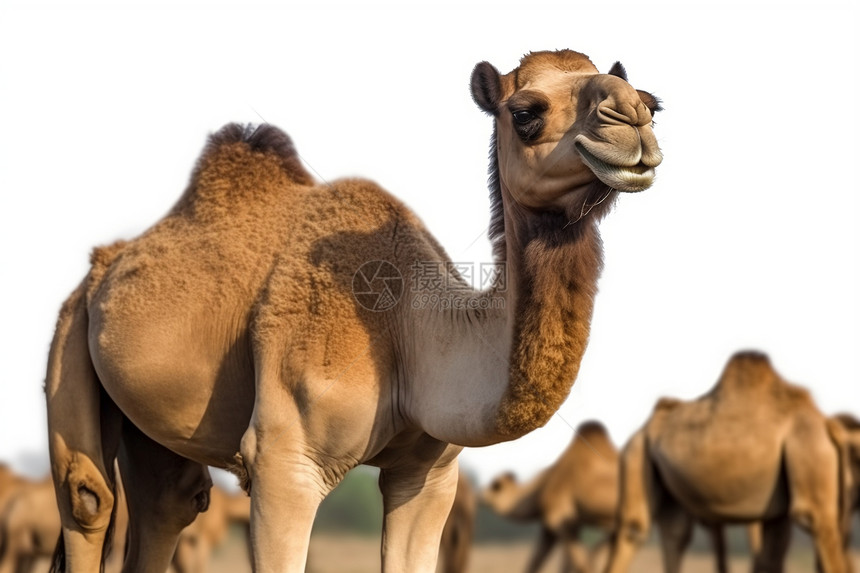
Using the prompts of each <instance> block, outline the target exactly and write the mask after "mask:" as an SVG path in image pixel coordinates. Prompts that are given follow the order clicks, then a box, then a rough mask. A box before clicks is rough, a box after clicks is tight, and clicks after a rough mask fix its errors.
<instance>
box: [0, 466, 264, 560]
mask: <svg viewBox="0 0 860 573" xmlns="http://www.w3.org/2000/svg"><path fill="white" fill-rule="evenodd" d="M117 489H118V496H117V497H118V504H117V512H116V515H115V518H114V523H113V535H112V539H111V543H110V545H109V550H108V552H107V555H106V559H105V565H104V570H105V572H106V573H118V572H119V571H121V570H122V568H123V559H124V557H125V556H126V552H125V549H126V536H127V534H128V527H129V520H128V510H127V508H126V503H125V502H126V499H125V492H124V490H123V488H122V482H121V481H120V482H119V484H118V488H117ZM249 510H250V502H249V499H248V497H247V496H246V495H245V494H244V493H239V494H235V493H229V492H228V491H226V490H225V489H222V488H221V487H218V486H213V487H212V488H211V489H210V491H209V502H208V507H207V508H206V511H204V512H202V513H200V514H199V515H198V516H197V518H196V519H195V520H194V521H193V522H192V523H191V524H190V525H188V526H187V527H185V528H184V529H183V530H182V533H181V535H180V536H179V540H178V542H177V545H176V549H175V552H174V554H173V558H172V560H171V568H172V570H173V572H174V573H206V571H208V570H209V562H210V560H211V557H212V551H213V550H214V549H215V548H217V547H218V546H219V545H221V544H222V543H223V542H224V541H225V540H226V539H227V535H228V533H229V529H230V527H231V526H232V525H233V524H236V525H238V526H240V527H242V528H243V529H245V530H247V528H248V524H249V516H250V511H249ZM60 529H61V524H60V514H59V512H58V511H57V500H56V495H55V494H54V485H53V482H52V481H51V479H50V477H48V478H46V479H43V480H39V481H32V480H29V479H26V478H23V477H21V476H19V475H17V474H15V473H13V472H12V471H11V470H10V469H9V468H8V467H7V466H5V465H0V573H30V572H31V571H34V570H37V569H36V567H37V564H38V562H39V560H40V559H49V558H50V557H51V556H52V555H53V553H54V548H55V546H56V544H57V538H58V537H59V536H60Z"/></svg>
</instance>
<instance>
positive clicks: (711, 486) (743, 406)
mask: <svg viewBox="0 0 860 573" xmlns="http://www.w3.org/2000/svg"><path fill="white" fill-rule="evenodd" d="M845 451H846V448H845V447H844V432H841V429H840V427H839V426H838V425H837V424H833V423H832V422H830V421H828V419H827V418H826V417H824V416H823V415H822V414H821V413H820V412H819V411H818V409H817V407H816V406H815V404H814V403H813V401H812V398H811V397H810V396H809V393H808V392H807V391H806V390H804V389H802V388H800V387H798V386H794V385H792V384H789V383H787V382H785V381H784V380H783V379H782V378H781V377H780V376H779V375H778V374H777V373H776V371H775V370H774V369H773V367H772V366H771V364H770V361H769V359H768V358H767V356H765V355H763V354H761V353H757V352H741V353H738V354H736V355H734V356H733V357H732V358H731V359H730V360H729V362H728V364H727V365H726V367H725V369H724V370H723V373H722V375H721V377H720V380H719V381H718V382H717V384H716V386H715V387H714V388H713V389H712V390H711V391H710V392H709V393H707V394H706V395H704V396H702V397H701V398H699V399H698V400H694V401H691V402H681V401H679V400H668V399H664V400H661V401H660V402H659V403H658V404H657V406H656V408H655V410H654V413H653V414H652V416H651V418H650V419H649V420H648V421H647V422H646V424H645V426H644V427H643V429H642V430H641V431H640V432H638V433H637V434H635V435H634V436H633V437H632V438H631V439H630V441H629V442H628V443H627V445H626V446H625V448H624V451H623V453H622V457H621V496H620V500H619V501H620V510H619V530H618V532H617V535H616V536H615V542H614V544H613V548H612V555H611V558H610V563H609V567H608V571H609V573H622V572H623V571H626V570H627V567H628V565H629V563H630V560H631V559H632V557H633V552H634V551H635V548H636V546H637V545H638V544H640V543H641V542H642V541H643V540H644V539H645V538H646V536H647V533H648V530H649V528H650V525H651V523H652V522H654V521H656V523H657V525H658V528H659V531H660V539H661V546H662V550H663V558H664V569H665V571H666V572H667V573H677V571H679V569H680V561H681V556H682V553H683V551H684V549H685V548H686V546H687V544H688V543H689V541H690V534H691V530H692V524H693V519H698V520H701V521H702V522H704V523H706V524H710V525H711V526H718V525H719V524H720V523H743V522H753V521H762V522H763V528H762V548H761V551H760V552H759V553H758V554H757V556H756V558H755V563H754V570H755V571H761V572H764V571H780V570H781V567H782V562H783V559H784V555H785V552H786V551H787V549H788V534H789V532H790V527H791V522H792V520H793V521H795V522H796V523H798V524H800V525H801V526H802V527H804V528H806V529H807V530H809V532H810V534H811V535H812V537H813V539H814V542H815V548H816V551H817V554H818V556H819V559H820V564H821V568H822V570H823V571H824V572H825V573H842V572H844V571H846V570H847V569H846V568H847V567H848V565H847V564H846V559H845V556H844V555H843V548H842V538H843V534H844V533H846V531H845V526H846V524H847V520H845V519H844V518H845V512H846V507H845V506H844V502H845V500H846V498H847V496H846V495H845V493H846V492H845V491H844V488H845V486H846V484H847V481H846V476H847V473H848V472H847V467H846V461H847V456H845ZM840 504H842V505H840ZM722 551H724V549H722V548H718V553H720V552H722Z"/></svg>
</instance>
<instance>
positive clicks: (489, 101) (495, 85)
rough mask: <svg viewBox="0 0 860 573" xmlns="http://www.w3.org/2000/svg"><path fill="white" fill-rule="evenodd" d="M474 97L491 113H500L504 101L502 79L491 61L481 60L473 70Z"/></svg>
mask: <svg viewBox="0 0 860 573" xmlns="http://www.w3.org/2000/svg"><path fill="white" fill-rule="evenodd" d="M471 83H472V99H473V100H475V103H476V104H478V107H479V108H481V109H482V110H484V111H485V112H487V113H488V114H490V115H494V116H495V115H498V113H499V102H500V101H502V80H501V76H500V75H499V71H498V70H497V69H496V68H494V67H493V65H492V64H490V63H489V62H481V63H480V64H478V65H477V66H475V69H474V70H473V71H472V82H471Z"/></svg>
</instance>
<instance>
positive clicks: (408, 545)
mask: <svg viewBox="0 0 860 573" xmlns="http://www.w3.org/2000/svg"><path fill="white" fill-rule="evenodd" d="M441 445H442V446H443V448H442V454H441V455H440V456H439V458H437V460H436V461H435V463H433V464H432V465H429V467H428V464H427V463H426V462H425V463H422V462H421V461H418V460H414V458H412V457H410V461H409V462H401V463H399V464H398V465H396V466H394V467H387V468H383V469H382V470H381V471H380V474H379V488H380V490H381V491H382V499H383V505H384V519H383V525H382V571H383V572H386V571H387V572H392V573H393V572H400V571H411V572H415V573H421V572H424V573H433V572H434V571H435V570H436V560H437V559H438V556H439V543H440V541H441V538H442V529H443V528H444V527H445V520H446V519H447V518H448V514H449V513H450V511H451V506H452V505H453V504H454V496H455V494H456V492H457V480H458V478H459V474H458V469H457V457H456V456H457V454H458V453H459V452H460V449H461V448H459V447H455V446H447V447H445V445H444V444H441Z"/></svg>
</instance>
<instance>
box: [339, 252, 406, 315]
mask: <svg viewBox="0 0 860 573" xmlns="http://www.w3.org/2000/svg"><path fill="white" fill-rule="evenodd" d="M352 294H353V296H355V300H356V301H358V304H360V305H361V306H363V307H364V308H366V309H367V310H372V311H375V312H376V311H383V310H388V309H390V308H393V307H394V305H396V304H397V303H398V302H399V301H400V297H401V296H402V295H403V277H402V276H401V275H400V271H398V270H397V267H395V266H394V265H392V264H391V263H389V262H388V261H370V262H367V263H364V264H363V265H361V266H360V267H358V270H357V271H355V274H354V275H353V277H352Z"/></svg>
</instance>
